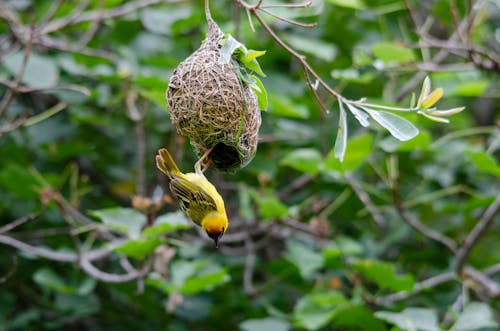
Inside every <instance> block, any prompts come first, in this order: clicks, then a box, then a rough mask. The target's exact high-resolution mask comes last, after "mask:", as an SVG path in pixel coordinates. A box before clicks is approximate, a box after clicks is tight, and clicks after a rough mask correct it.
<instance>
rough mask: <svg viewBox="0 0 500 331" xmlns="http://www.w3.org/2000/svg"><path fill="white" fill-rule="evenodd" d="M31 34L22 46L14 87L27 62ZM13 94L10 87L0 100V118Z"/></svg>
mask: <svg viewBox="0 0 500 331" xmlns="http://www.w3.org/2000/svg"><path fill="white" fill-rule="evenodd" d="M31 36H32V33H30V41H29V42H28V44H27V45H25V47H24V52H23V59H22V62H21V66H20V67H19V71H18V72H17V74H16V78H15V79H14V87H15V88H17V87H18V86H19V84H20V83H21V80H22V79H23V76H24V71H25V70H26V65H27V64H28V59H29V57H30V55H31V46H32V44H31V39H32V38H31ZM14 95H15V91H14V89H12V88H10V89H9V90H8V91H7V93H5V95H4V97H3V99H2V101H1V102H0V118H2V117H3V115H4V114H5V112H6V111H7V109H9V106H10V104H11V103H12V101H13V100H14Z"/></svg>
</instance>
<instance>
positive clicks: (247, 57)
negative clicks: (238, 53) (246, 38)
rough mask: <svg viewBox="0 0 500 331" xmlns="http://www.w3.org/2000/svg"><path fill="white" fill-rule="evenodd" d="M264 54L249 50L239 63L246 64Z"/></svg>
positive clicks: (264, 52) (263, 52)
mask: <svg viewBox="0 0 500 331" xmlns="http://www.w3.org/2000/svg"><path fill="white" fill-rule="evenodd" d="M264 54H266V51H256V50H254V49H249V50H248V51H247V52H246V53H245V54H243V57H242V58H241V62H243V64H247V63H248V62H250V61H253V60H255V59H256V58H258V57H260V56H262V55H264Z"/></svg>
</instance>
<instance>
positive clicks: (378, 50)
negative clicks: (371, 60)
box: [372, 41, 417, 63]
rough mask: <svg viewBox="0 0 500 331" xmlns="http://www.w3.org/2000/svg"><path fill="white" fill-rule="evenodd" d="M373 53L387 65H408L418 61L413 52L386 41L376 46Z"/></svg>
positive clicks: (373, 47)
mask: <svg viewBox="0 0 500 331" xmlns="http://www.w3.org/2000/svg"><path fill="white" fill-rule="evenodd" d="M372 53H373V55H375V57H376V58H378V59H380V60H382V61H384V62H386V63H391V62H392V63H407V62H413V61H416V60H417V57H416V56H415V53H414V51H413V50H411V49H408V48H405V47H403V46H400V45H396V44H394V43H391V42H386V41H382V42H379V43H376V44H374V45H373V46H372Z"/></svg>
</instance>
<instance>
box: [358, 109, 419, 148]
mask: <svg viewBox="0 0 500 331" xmlns="http://www.w3.org/2000/svg"><path fill="white" fill-rule="evenodd" d="M363 109H364V110H366V111H367V112H368V114H370V116H371V117H372V118H373V119H374V120H375V121H377V123H378V124H380V125H381V126H383V127H384V128H386V129H387V130H388V131H389V133H390V134H392V135H393V136H394V138H396V139H399V140H401V141H406V140H410V139H412V138H413V137H415V136H416V135H418V132H419V131H418V129H417V128H416V127H415V125H413V124H412V123H411V122H410V121H408V120H406V119H405V118H403V117H401V116H398V115H394V114H393V113H389V112H386V111H381V110H373V109H370V108H367V107H363Z"/></svg>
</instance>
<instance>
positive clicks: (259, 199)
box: [249, 190, 288, 220]
mask: <svg viewBox="0 0 500 331" xmlns="http://www.w3.org/2000/svg"><path fill="white" fill-rule="evenodd" d="M249 193H250V196H251V197H252V199H253V200H254V201H255V202H256V203H257V205H258V207H259V212H260V215H261V217H262V219H263V220H273V219H280V218H283V217H286V216H288V207H287V206H286V205H285V204H283V203H282V202H281V201H280V200H279V199H278V197H276V196H275V195H273V194H272V193H270V192H267V193H264V194H262V193H261V192H257V191H255V190H249Z"/></svg>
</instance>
